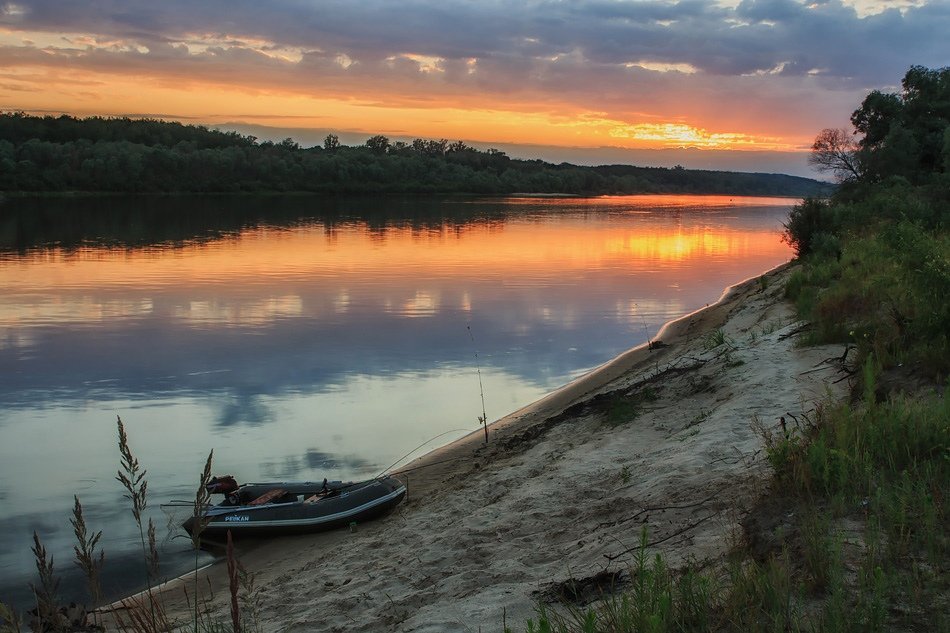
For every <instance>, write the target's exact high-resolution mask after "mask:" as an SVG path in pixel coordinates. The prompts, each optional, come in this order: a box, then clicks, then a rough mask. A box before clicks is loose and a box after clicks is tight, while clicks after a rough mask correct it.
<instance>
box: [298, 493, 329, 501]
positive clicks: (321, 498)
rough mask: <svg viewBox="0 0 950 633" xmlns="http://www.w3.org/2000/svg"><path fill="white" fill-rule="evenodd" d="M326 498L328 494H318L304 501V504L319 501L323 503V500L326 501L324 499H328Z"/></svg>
mask: <svg viewBox="0 0 950 633" xmlns="http://www.w3.org/2000/svg"><path fill="white" fill-rule="evenodd" d="M326 498H327V494H326V493H325V492H318V493H317V494H315V495H310V496H309V497H307V498H306V499H304V500H303V502H304V503H316V502H317V501H322V500H324V499H326Z"/></svg>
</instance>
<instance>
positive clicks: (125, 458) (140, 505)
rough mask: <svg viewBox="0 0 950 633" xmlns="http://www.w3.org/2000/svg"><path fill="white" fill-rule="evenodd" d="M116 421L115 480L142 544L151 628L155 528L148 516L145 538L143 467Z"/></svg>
mask: <svg viewBox="0 0 950 633" xmlns="http://www.w3.org/2000/svg"><path fill="white" fill-rule="evenodd" d="M116 424H117V426H118V432H119V455H120V462H119V470H118V471H116V477H115V478H116V481H118V482H119V483H120V484H122V487H123V488H125V490H126V492H125V494H124V495H123V496H124V497H125V498H126V499H128V500H129V501H130V502H131V503H132V517H133V518H134V519H135V524H136V525H137V526H138V528H139V541H140V543H141V545H142V555H143V557H144V560H145V587H146V589H145V595H146V602H147V603H148V605H149V612H150V614H151V622H150V626H151V627H153V628H154V627H155V626H157V624H158V620H157V618H158V614H159V612H160V610H161V609H160V607H157V606H156V600H155V596H154V595H153V593H152V582H153V580H154V579H155V578H156V577H157V574H158V550H157V548H156V546H155V527H154V524H153V523H152V521H151V519H149V522H148V528H147V530H148V533H149V536H148V540H146V536H145V533H146V528H145V527H144V526H143V524H142V513H143V512H144V511H145V509H146V508H147V507H148V498H147V492H148V480H147V479H145V473H146V471H145V469H144V468H142V467H141V466H140V465H139V460H138V459H136V457H135V455H134V454H133V453H132V449H131V448H130V447H129V437H128V435H127V434H126V432H125V425H124V424H122V418H121V417H119V416H116Z"/></svg>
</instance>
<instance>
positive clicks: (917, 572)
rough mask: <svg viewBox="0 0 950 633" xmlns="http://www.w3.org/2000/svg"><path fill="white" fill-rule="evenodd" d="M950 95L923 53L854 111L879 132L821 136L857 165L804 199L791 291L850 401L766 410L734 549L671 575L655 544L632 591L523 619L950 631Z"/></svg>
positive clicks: (824, 148)
mask: <svg viewBox="0 0 950 633" xmlns="http://www.w3.org/2000/svg"><path fill="white" fill-rule="evenodd" d="M948 96H950V69H946V68H945V69H939V70H928V69H924V68H920V67H915V68H912V69H911V70H910V71H909V72H908V74H907V76H906V77H905V79H904V90H903V92H901V93H900V94H895V95H882V94H881V93H878V92H877V91H875V92H874V93H872V94H871V95H869V97H868V99H866V100H865V102H864V104H862V106H861V108H859V109H858V110H856V111H855V113H854V115H853V116H852V122H853V123H854V125H855V130H856V133H861V134H864V138H863V139H861V140H860V141H858V142H856V143H854V144H853V146H850V145H849V146H844V147H842V146H838V147H830V148H829V145H828V142H827V141H828V139H834V138H840V137H837V136H836V135H834V134H829V132H834V131H828V130H826V131H825V132H823V133H822V135H820V136H819V139H818V140H816V143H815V147H814V151H815V153H816V154H815V158H816V160H815V163H816V164H819V165H822V164H824V165H829V164H830V165H836V164H837V165H839V166H841V165H851V166H857V168H856V169H855V170H854V171H853V175H852V176H849V179H848V180H847V181H845V182H844V183H843V184H842V187H841V188H840V190H839V191H838V192H837V193H836V194H835V196H834V197H833V198H832V199H831V200H822V199H807V200H805V201H804V202H803V203H802V204H801V205H799V206H797V207H796V208H795V209H794V210H793V211H792V212H791V214H790V217H789V220H788V223H787V224H786V234H785V238H786V240H787V241H788V242H789V243H790V244H791V245H792V246H793V247H794V248H795V249H796V252H797V254H798V259H799V263H800V267H799V269H798V270H797V271H796V272H795V273H794V274H793V275H792V277H791V278H790V280H789V282H788V284H787V287H786V289H785V295H786V298H787V299H788V300H789V301H792V302H794V305H795V307H796V311H797V313H798V316H799V318H800V319H802V321H803V322H805V323H806V324H807V326H806V327H805V328H804V331H803V333H802V335H801V342H802V344H804V345H808V344H824V343H840V344H843V345H845V348H846V350H847V351H846V352H845V356H844V357H843V358H847V359H848V363H849V371H850V373H851V385H852V390H851V398H850V401H848V402H826V403H815V408H814V413H813V414H812V415H811V416H810V417H808V418H802V419H792V420H788V421H786V420H785V419H784V418H783V419H782V421H781V424H780V426H779V427H776V428H773V427H770V426H766V425H762V424H758V422H757V421H753V424H756V425H757V426H758V430H759V432H760V434H761V436H762V438H763V441H764V445H765V449H766V451H765V454H766V458H767V460H768V463H769V465H770V467H771V483H770V487H769V489H768V492H767V493H766V494H765V495H764V496H763V498H762V499H761V501H760V502H759V504H758V506H757V507H755V508H752V509H751V511H750V512H749V513H748V517H747V518H746V520H745V521H744V522H743V526H744V528H745V529H744V533H743V534H742V535H741V537H740V538H738V539H737V544H736V547H735V548H734V551H733V552H732V555H731V556H730V557H729V560H727V561H722V564H719V565H715V566H714V567H712V568H711V569H707V570H705V571H702V572H698V571H697V570H696V569H694V568H693V567H687V568H686V569H681V570H677V571H676V572H673V571H671V570H670V569H669V568H668V567H667V565H666V563H665V562H664V560H663V559H662V558H660V557H659V556H657V557H655V558H652V559H651V558H650V557H649V556H648V554H647V548H646V547H645V546H644V547H642V548H641V551H640V556H639V557H638V559H637V560H636V562H635V564H634V565H633V566H632V567H631V569H630V570H629V577H630V579H629V582H630V586H632V587H633V589H632V590H630V591H629V592H627V593H623V594H617V595H615V596H614V597H611V598H609V599H608V600H607V601H606V602H604V603H602V604H599V605H597V606H594V607H585V608H578V607H576V606H574V607H570V606H567V607H565V606H558V607H543V608H541V609H540V610H539V615H538V618H537V620H535V621H531V622H529V623H528V624H527V626H526V627H525V628H524V630H526V631H529V632H531V633H535V632H538V633H540V632H548V631H564V632H568V631H570V632H574V631H578V632H580V631H583V632H590V633H593V632H595V631H603V632H615V631H616V632H620V631H630V632H633V631H638V632H639V631H650V632H654V631H710V630H713V631H832V632H837V631H854V632H857V631H922V630H927V631H948V630H950V580H948V578H950V575H948V573H947V572H948V567H950V556H948V553H950V539H948V536H947V530H946V526H947V525H948V524H950V517H948V513H947V508H946V502H947V499H948V497H950V401H948V399H947V397H946V387H947V380H948V375H950V339H948V337H950V301H948V297H950V235H948V233H947V225H948V220H950V174H948V173H947V172H948V170H950V100H948V98H947V97H948ZM881 103H887V104H889V106H888V108H889V109H887V110H886V111H883V110H881V111H878V110H877V108H878V107H879V104H881ZM872 123H873V124H872ZM845 138H846V137H845ZM908 139H910V140H908ZM822 153H823V154H822ZM833 169H834V168H833ZM641 542H642V543H644V544H646V543H647V542H648V540H647V537H646V536H645V535H644V537H643V539H642V541H641Z"/></svg>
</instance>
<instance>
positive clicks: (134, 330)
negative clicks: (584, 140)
mask: <svg viewBox="0 0 950 633" xmlns="http://www.w3.org/2000/svg"><path fill="white" fill-rule="evenodd" d="M788 205H789V201H787V200H764V199H728V198H723V197H714V198H710V197H703V198H691V197H626V198H608V199H600V198H598V199H592V200H584V199H565V200H551V199H530V198H524V199H507V200H474V199H462V198H453V199H448V200H442V201H437V200H432V199H423V200H419V199H411V198H406V199H392V198H386V199H384V200H379V199H375V200H374V199H329V200H325V199H313V198H287V199H284V198H270V199H265V200H261V199H257V198H250V199H243V200H239V201H235V200H233V199H228V200H221V199H201V200H191V199H170V200H161V199H147V200H139V199H136V201H135V205H134V206H132V205H130V204H129V202H128V201H123V200H121V199H109V200H96V199H82V200H75V201H53V202H49V201H44V202H30V201H17V202H16V208H15V209H11V208H10V207H9V203H8V206H7V207H4V208H3V213H2V214H0V288H2V289H3V293H2V294H0V371H2V375H3V376H4V380H3V381H0V433H2V434H3V438H4V441H3V443H2V446H0V499H3V500H4V501H5V505H6V507H7V508H8V509H9V513H8V514H7V516H5V517H4V518H3V519H0V535H2V536H0V580H2V582H0V591H3V590H5V588H6V587H7V585H10V586H14V585H18V584H22V583H21V581H23V580H24V579H25V576H26V574H28V573H29V562H28V560H25V559H24V556H25V557H26V558H27V559H28V557H29V538H30V533H31V531H32V530H33V529H37V530H38V531H40V532H41V533H42V535H43V537H44V539H45V540H47V542H48V545H49V547H50V548H51V550H52V551H53V552H54V554H57V555H59V556H58V559H59V560H62V561H66V560H68V558H69V556H70V554H69V552H70V549H69V548H70V545H69V538H70V532H69V530H68V527H69V526H68V523H67V522H66V518H65V515H66V513H68V511H69V508H70V507H71V504H72V494H73V493H74V492H76V491H77V490H79V489H80V488H81V489H82V491H81V492H80V494H81V496H82V497H83V501H84V505H85V506H86V508H87V521H89V522H90V524H91V525H100V526H103V525H108V526H109V530H107V533H106V535H105V537H104V538H105V539H106V544H107V548H108V549H109V550H110V552H111V551H116V552H117V553H127V552H129V551H130V550H133V549H134V548H135V546H136V543H137V533H136V532H134V531H133V530H132V529H131V528H130V527H129V526H128V525H127V524H128V523H129V521H128V520H127V518H126V517H125V514H126V513H127V511H126V510H125V509H124V508H125V504H124V501H123V500H122V498H121V491H120V490H119V489H118V487H117V486H118V484H115V483H114V482H113V481H112V477H113V475H114V472H115V468H116V465H117V458H116V455H115V415H117V414H118V415H121V416H122V418H123V420H124V421H125V422H126V425H127V427H128V429H129V433H130V438H131V439H130V441H131V443H132V446H133V449H134V450H136V452H137V455H138V457H139V459H140V460H141V461H142V462H143V464H146V465H147V467H148V469H149V474H150V484H149V489H150V491H151V492H152V494H153V499H154V502H153V503H154V504H155V505H156V506H157V504H158V502H160V501H163V500H167V499H171V498H184V499H187V498H190V497H191V496H193V494H194V492H193V490H192V488H193V482H194V481H195V479H196V477H197V473H198V470H199V469H200V467H201V465H202V464H203V463H204V458H205V457H206V456H207V451H208V450H210V449H211V448H214V450H215V457H216V464H217V466H216V471H217V472H219V473H220V472H225V471H227V472H232V473H234V474H236V475H238V476H239V477H240V478H242V479H244V480H254V479H256V480H263V479H273V478H294V479H319V478H322V477H324V476H327V477H329V478H331V479H347V478H358V477H365V476H367V475H369V474H375V472H378V471H379V470H380V469H382V468H385V467H386V466H388V465H389V464H391V463H392V462H393V461H395V460H396V459H397V458H399V457H400V456H401V455H402V454H404V453H405V452H407V451H408V450H410V449H411V448H412V447H414V446H416V445H419V444H421V443H423V442H425V441H426V440H428V439H430V438H433V437H436V436H439V437H440V439H439V440H438V442H445V441H449V440H451V439H453V438H454V437H458V436H459V435H460V434H462V433H464V432H465V430H466V429H468V430H471V429H474V428H475V427H476V426H477V421H476V416H477V415H478V414H480V412H481V404H480V401H479V391H478V383H477V378H476V376H475V368H474V362H473V354H474V352H475V350H476V349H477V350H478V354H479V361H480V363H481V365H482V378H483V381H484V391H485V398H486V403H487V406H488V409H489V411H488V413H489V417H491V418H496V417H500V416H501V415H503V414H505V413H507V412H509V411H512V410H515V409H517V408H518V407H520V406H522V405H524V404H526V403H528V402H530V401H532V400H534V399H536V398H538V397H540V396H541V395H543V394H544V393H545V392H547V391H550V390H551V389H553V388H555V387H557V386H559V385H561V384H563V383H565V382H566V381H568V380H569V379H571V378H572V377H574V376H577V375H579V374H580V373H582V372H584V371H586V370H588V369H589V368H591V367H593V366H596V365H597V364H600V363H602V362H604V361H606V360H608V359H609V358H611V357H612V356H614V355H616V354H617V353H619V352H621V351H623V350H624V349H626V348H628V347H631V346H633V345H636V344H637V343H640V342H642V341H644V340H646V338H647V337H649V336H651V335H652V334H653V333H655V332H656V330H657V329H658V328H659V326H660V325H661V324H662V323H663V322H665V321H667V320H668V319H670V318H672V317H675V316H677V315H679V314H682V313H684V312H687V311H689V310H693V309H695V308H697V307H700V306H701V305H703V304H704V303H707V302H709V301H712V300H714V299H715V298H716V297H717V296H718V294H719V292H720V291H721V289H722V288H723V287H724V286H726V285H728V284H730V283H733V282H735V281H737V280H739V279H742V278H744V277H747V276H749V275H752V274H756V273H758V272H760V271H762V270H764V269H766V268H769V267H772V266H774V265H776V264H778V263H780V262H782V261H785V260H787V259H788V257H789V250H788V248H787V247H786V246H785V245H783V244H781V242H780V240H779V230H780V225H781V221H782V220H783V219H784V217H785V214H786V212H787V207H788ZM77 217H83V218H84V220H83V221H82V222H79V221H77V220H76V218H77ZM469 326H470V327H471V331H472V332H473V334H474V337H475V344H474V345H473V343H472V340H471V338H470V337H469V334H468V330H467V328H468V327H469ZM442 434H445V435H442ZM51 438H52V439H51ZM438 442H436V443H438ZM40 464H42V467H39V466H38V465H40ZM23 477H28V478H29V480H30V485H29V486H28V487H21V486H12V485H10V483H9V482H12V481H18V480H20V479H22V478H23ZM83 481H92V482H95V483H94V484H90V485H82V486H80V485H79V484H78V482H83ZM153 512H154V513H155V518H156V522H158V523H159V524H160V525H167V526H168V528H167V531H166V535H167V538H168V539H171V537H172V535H174V534H176V533H177V531H178V530H177V523H176V521H177V519H175V518H173V517H166V516H165V515H164V514H160V511H159V510H158V509H157V507H156V508H153ZM94 529H98V528H94ZM167 547H168V549H169V551H170V554H169V556H168V559H169V560H171V561H174V560H179V559H181V557H182V556H183V555H184V553H185V551H186V550H187V546H186V544H184V543H179V542H176V541H174V540H169V542H168V546H167ZM24 553H25V554H24ZM167 570H168V572H169V573H171V572H174V571H175V570H176V569H175V566H174V563H172V564H171V565H170V566H169V567H168V568H167ZM0 595H3V594H2V593H0Z"/></svg>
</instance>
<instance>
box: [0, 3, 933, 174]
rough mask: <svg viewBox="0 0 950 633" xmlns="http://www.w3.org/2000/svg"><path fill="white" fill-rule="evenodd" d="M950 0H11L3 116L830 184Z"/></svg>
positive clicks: (2, 70) (0, 104)
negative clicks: (820, 156) (868, 108)
mask: <svg viewBox="0 0 950 633" xmlns="http://www.w3.org/2000/svg"><path fill="white" fill-rule="evenodd" d="M947 33H950V0H803V1H799V0H741V1H734V0H721V1H719V2H714V1H703V0H681V1H675V0H626V1H624V0H543V1H533V0H531V1H524V2H507V1H501V0H481V1H474V0H406V1H398V2H397V1H394V0H359V1H353V0H321V1H317V0H268V1H267V2H261V1H260V0H254V1H250V0H200V1H197V2H195V1H194V0H192V1H184V0H162V1H161V2H154V1H149V2H139V1H136V0H84V1H83V2H76V1H74V0H73V1H68V0H18V1H16V2H4V0H0V110H3V111H12V110H22V111H26V112H31V113H52V114H58V113H68V114H72V115H76V116H90V115H106V116H116V115H121V116H133V117H139V116H149V117H158V118H164V119H174V120H180V121H183V122H188V123H200V124H205V125H212V126H220V127H223V128H226V129H237V130H238V131H241V132H242V133H253V134H254V135H255V136H258V137H260V138H262V139H263V138H275V139H276V138H283V137H285V136H292V137H293V138H295V139H297V140H298V141H300V142H301V143H302V144H304V145H313V144H316V143H318V142H319V141H320V139H321V138H322V136H324V135H325V134H327V133H330V132H332V133H335V134H337V135H339V136H340V138H341V139H342V140H344V142H346V143H348V144H356V143H360V142H362V141H364V140H365V139H366V138H367V137H369V136H370V135H373V134H385V135H387V136H389V137H390V138H392V139H411V138H414V137H423V138H447V139H449V140H464V141H466V142H469V143H470V144H473V145H475V146H476V147H489V146H491V147H498V148H500V149H504V150H506V151H508V152H509V154H511V155H512V156H516V157H540V158H544V159H547V160H555V161H560V160H566V161H570V162H576V163H580V164H597V163H623V162H629V163H633V164H656V165H671V164H683V165H684V166H687V167H700V168H715V167H723V168H727V169H739V170H744V171H783V172H785V173H797V174H799V175H809V174H810V175H814V174H813V172H810V171H809V170H808V168H807V166H806V162H805V156H806V153H807V148H808V147H809V146H810V144H811V142H812V140H813V139H814V137H815V135H816V134H817V133H818V132H819V131H820V130H821V129H822V128H826V127H841V126H846V125H847V124H848V117H849V115H850V113H851V112H852V111H853V110H854V109H855V108H856V107H857V106H858V105H860V102H861V100H862V99H863V97H864V95H866V94H867V93H868V92H869V91H870V90H873V89H884V90H891V91H893V90H896V89H898V87H899V83H900V79H901V77H902V76H903V74H904V73H905V72H906V71H907V69H908V68H909V67H910V66H911V65H914V64H920V65H924V66H929V67H942V66H946V65H950V44H948V43H947V36H946V34H947Z"/></svg>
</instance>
